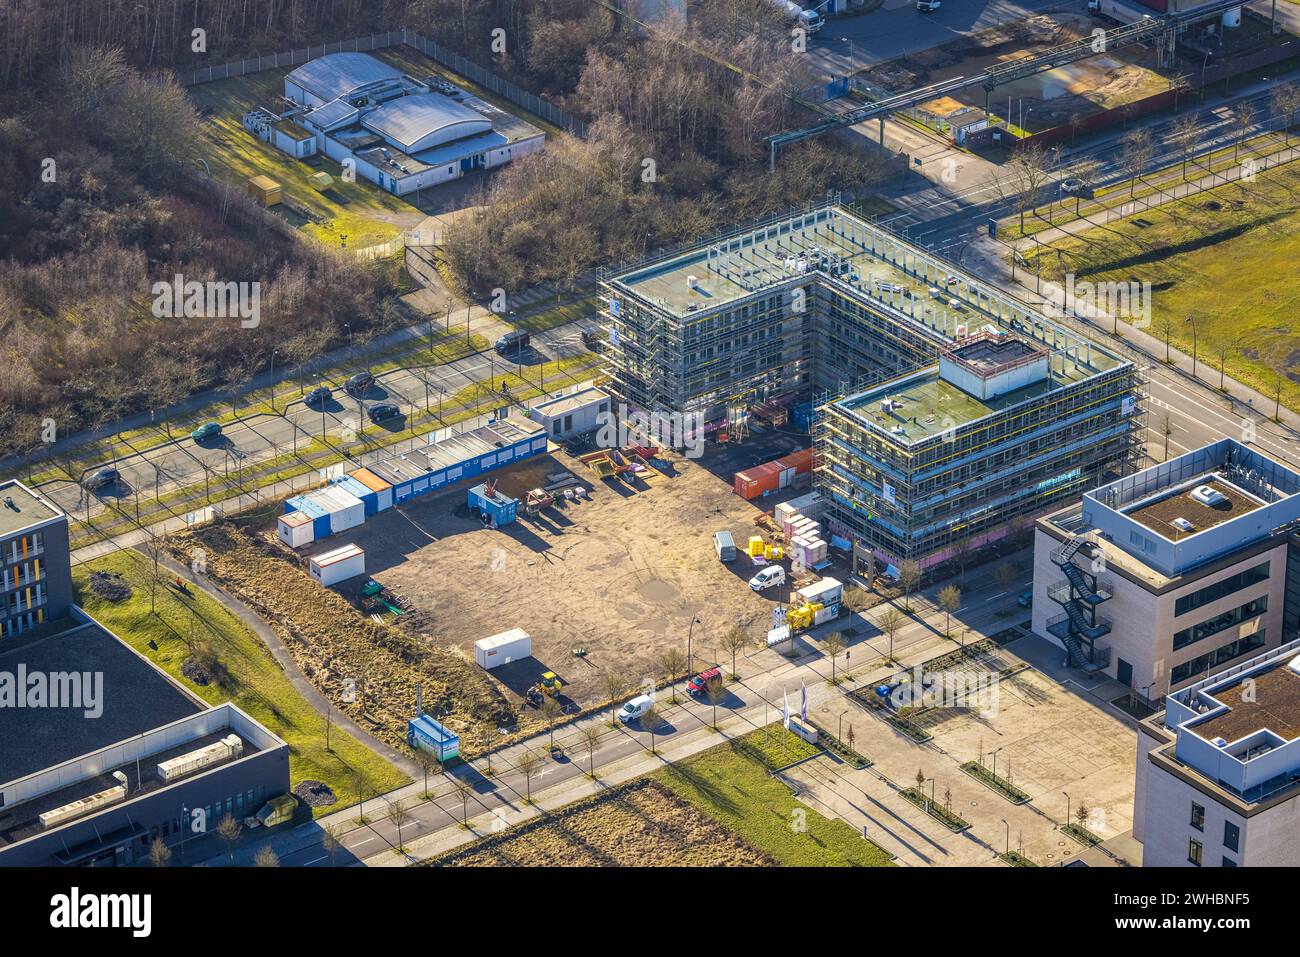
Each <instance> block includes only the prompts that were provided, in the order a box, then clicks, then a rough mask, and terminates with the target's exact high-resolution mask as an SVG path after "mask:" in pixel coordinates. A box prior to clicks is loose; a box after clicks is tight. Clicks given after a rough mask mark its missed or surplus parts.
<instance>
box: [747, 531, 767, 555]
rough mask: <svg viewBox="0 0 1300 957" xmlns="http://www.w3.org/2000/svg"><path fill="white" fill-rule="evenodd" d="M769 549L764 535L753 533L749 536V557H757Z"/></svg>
mask: <svg viewBox="0 0 1300 957" xmlns="http://www.w3.org/2000/svg"><path fill="white" fill-rule="evenodd" d="M766 549H767V543H766V542H765V541H763V536H762V535H751V536H750V538H749V557H750V558H757V557H758V556H760V555H762V554H763V552H764V551H765V550H766Z"/></svg>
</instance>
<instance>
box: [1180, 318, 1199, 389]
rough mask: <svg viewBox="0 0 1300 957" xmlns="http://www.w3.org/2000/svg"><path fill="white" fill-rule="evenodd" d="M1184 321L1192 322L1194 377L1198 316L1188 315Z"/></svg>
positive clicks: (1193, 372)
mask: <svg viewBox="0 0 1300 957" xmlns="http://www.w3.org/2000/svg"><path fill="white" fill-rule="evenodd" d="M1183 322H1190V323H1191V324H1192V378H1193V379H1195V378H1196V317H1195V316H1188V317H1187V318H1186V319H1184V320H1183Z"/></svg>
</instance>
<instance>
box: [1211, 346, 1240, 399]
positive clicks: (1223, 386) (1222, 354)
mask: <svg viewBox="0 0 1300 957" xmlns="http://www.w3.org/2000/svg"><path fill="white" fill-rule="evenodd" d="M1210 348H1211V349H1212V350H1213V351H1214V356H1215V358H1216V359H1218V361H1219V391H1220V392H1227V391H1228V384H1227V371H1226V370H1227V366H1228V360H1229V359H1231V358H1232V356H1233V355H1234V354H1235V353H1236V351H1237V340H1236V339H1235V338H1234V337H1233V336H1231V335H1228V334H1222V335H1216V336H1214V337H1213V338H1212V339H1211V340H1210Z"/></svg>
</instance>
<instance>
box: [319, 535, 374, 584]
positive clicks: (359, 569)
mask: <svg viewBox="0 0 1300 957" xmlns="http://www.w3.org/2000/svg"><path fill="white" fill-rule="evenodd" d="M365 573H366V553H365V552H364V551H363V550H362V549H361V548H360V547H359V546H357V545H350V544H349V545H344V546H342V547H340V548H335V549H331V550H330V551H328V552H324V553H323V554H320V555H316V556H314V557H313V558H309V559H307V574H309V575H311V577H312V578H314V579H316V581H318V582H320V583H321V584H322V585H324V586H325V587H326V588H330V587H333V586H334V585H337V584H338V583H339V582H344V581H347V580H348V579H349V578H356V577H357V576H358V575H364V574H365Z"/></svg>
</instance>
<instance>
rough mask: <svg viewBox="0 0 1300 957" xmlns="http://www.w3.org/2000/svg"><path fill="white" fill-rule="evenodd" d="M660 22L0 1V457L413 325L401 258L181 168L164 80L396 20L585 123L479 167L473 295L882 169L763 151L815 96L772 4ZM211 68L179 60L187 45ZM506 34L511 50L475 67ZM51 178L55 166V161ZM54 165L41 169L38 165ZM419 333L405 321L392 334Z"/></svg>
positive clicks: (442, 11)
mask: <svg viewBox="0 0 1300 957" xmlns="http://www.w3.org/2000/svg"><path fill="white" fill-rule="evenodd" d="M690 14H691V15H690V25H689V26H686V25H685V24H683V23H680V22H678V23H667V24H663V25H660V26H657V27H656V28H655V29H654V30H652V31H647V30H645V29H643V28H641V27H638V26H637V25H635V24H634V23H629V22H628V21H627V20H626V19H624V18H620V17H616V16H615V15H614V14H613V13H612V12H611V10H610V9H609V8H608V7H607V6H606V5H604V4H600V3H592V2H590V0H474V2H469V0H381V2H374V0H130V2H127V0H7V2H6V4H5V5H4V8H3V15H2V18H0V78H3V82H0V88H3V89H4V90H5V91H6V92H5V93H3V94H0V333H2V334H3V340H2V342H3V345H2V346H0V362H2V364H3V366H4V375H0V454H5V453H10V452H14V451H20V450H26V449H31V448H34V447H35V446H36V445H38V443H39V427H40V422H41V420H42V419H44V418H52V419H54V420H55V422H56V424H57V428H58V431H59V434H60V435H67V434H69V433H71V432H75V431H79V430H81V429H85V428H95V427H100V426H104V425H107V424H108V423H110V422H112V421H114V420H115V419H117V418H119V417H121V416H123V415H125V414H127V413H130V412H133V411H140V410H145V409H151V408H154V409H156V408H160V407H163V406H165V405H167V404H169V403H172V402H175V401H177V400H178V399H181V398H184V397H185V396H188V395H191V394H193V393H194V392H196V391H200V390H203V389H205V388H209V387H212V386H215V385H238V384H240V383H241V382H244V381H246V380H247V379H248V378H249V377H250V376H252V375H253V374H255V373H256V372H257V371H259V370H261V369H264V368H266V366H267V365H268V363H269V361H270V356H271V350H272V349H278V350H279V351H280V361H281V362H284V361H286V359H287V360H288V361H289V362H294V361H298V362H302V361H309V360H311V359H312V358H314V357H315V356H317V355H319V354H321V352H322V351H324V350H326V349H328V348H329V347H330V346H331V345H337V344H338V342H339V340H340V339H341V330H342V328H343V325H344V324H345V323H346V324H348V325H349V326H350V330H351V333H353V334H356V333H359V332H364V331H365V330H367V329H373V328H375V327H377V326H381V327H394V326H396V325H397V324H399V323H401V322H402V321H404V320H403V316H402V313H401V312H400V310H398V309H397V308H396V305H395V300H394V298H393V294H394V292H395V291H396V284H397V279H398V270H400V264H399V263H395V262H393V261H388V262H383V263H379V264H374V265H361V264H359V263H357V262H355V261H353V260H352V259H350V258H347V257H345V256H342V255H339V254H337V253H334V252H330V251H328V250H326V249H324V248H322V247H319V246H318V245H317V244H315V243H311V242H308V241H305V240H302V239H301V238H299V237H295V236H294V234H293V232H292V230H290V229H289V228H288V227H287V226H284V225H282V224H281V223H279V222H277V221H275V220H274V219H272V218H271V217H268V216H266V215H264V214H263V213H262V212H261V211H259V210H258V209H257V208H256V207H255V206H254V205H253V204H252V203H251V202H250V201H249V200H248V199H247V198H245V196H244V195H243V184H242V183H226V184H223V183H219V182H216V181H214V180H211V179H207V178H206V177H205V176H203V175H202V174H201V173H200V172H199V166H197V165H195V163H194V162H193V160H194V159H195V157H196V156H197V149H196V146H197V139H198V137H199V136H200V135H201V130H202V126H201V124H202V123H203V120H202V119H201V118H200V117H199V116H198V115H197V114H196V113H195V110H194V109H193V107H192V106H191V104H190V102H189V101H188V98H187V97H186V94H185V91H184V89H183V88H182V87H180V86H179V85H177V83H176V82H175V80H174V79H173V78H172V72H171V71H172V70H182V71H183V70H189V69H192V68H194V67H200V66H208V65H213V64H219V63H222V62H225V61H227V60H230V59H233V58H237V57H239V56H242V55H247V54H256V53H273V52H276V51H282V50H286V49H290V48H292V47H295V46H296V47H298V48H301V47H303V46H306V45H307V44H309V43H321V42H325V41H333V40H337V39H344V38H348V37H352V36H356V35H359V34H364V33H367V32H369V31H371V30H375V29H388V28H393V27H396V26H400V25H403V24H405V25H407V26H410V27H412V28H413V29H415V30H418V31H419V32H421V33H423V34H424V35H426V36H429V37H431V38H433V39H436V40H437V41H439V42H440V43H443V44H444V45H446V46H448V47H451V48H453V49H456V50H458V51H460V52H461V53H462V54H464V55H465V56H467V57H469V58H471V59H473V60H475V61H477V62H479V63H481V64H483V65H484V66H486V67H488V68H490V69H492V70H494V71H495V72H497V73H498V74H499V75H502V76H505V77H507V78H509V79H511V80H513V81H514V82H516V83H519V84H520V85H522V86H524V87H526V88H528V89H530V90H532V91H535V92H537V93H538V94H540V95H543V96H546V97H548V98H550V99H551V100H553V101H554V102H556V103H557V104H559V105H561V106H563V107H564V108H566V109H568V110H570V111H572V112H574V113H576V114H578V115H580V116H582V117H583V118H585V119H587V120H588V121H589V122H590V124H591V128H590V134H589V136H588V137H587V138H586V139H583V140H579V139H575V138H572V137H569V136H560V137H557V138H552V139H551V141H550V142H549V143H548V146H547V149H546V150H544V151H543V152H542V153H540V154H537V155H535V156H532V157H528V158H526V159H524V160H521V161H518V162H516V163H514V164H512V165H511V166H509V167H507V168H506V169H505V170H503V171H501V172H499V173H497V174H494V176H493V178H492V180H491V181H490V187H489V188H488V190H487V191H486V192H485V194H484V195H483V196H482V197H481V201H482V205H483V209H482V211H481V212H480V213H478V214H476V215H474V216H469V217H463V218H462V219H461V220H460V221H459V223H458V225H457V226H456V227H455V228H452V229H450V230H449V231H448V233H447V235H446V237H445V242H446V247H445V249H444V250H443V253H444V256H445V260H446V264H447V270H446V272H447V274H448V278H449V279H450V280H451V282H452V284H453V285H455V286H459V287H460V289H461V290H462V291H463V292H467V293H469V294H472V295H484V294H486V293H487V292H488V291H490V290H491V289H494V288H496V287H501V288H504V289H506V290H507V291H508V292H513V291H516V290H520V289H522V288H524V287H526V286H528V285H530V284H532V283H535V282H538V281H542V280H555V279H559V280H568V281H569V282H573V281H575V280H577V278H578V277H580V276H581V275H582V273H583V272H584V271H585V270H586V269H588V268H589V267H590V266H592V265H593V264H595V263H597V262H609V261H622V260H625V259H627V258H629V257H633V256H637V255H640V254H641V253H643V252H646V251H648V250H653V249H655V248H657V247H659V246H664V245H668V244H671V243H674V242H676V241H679V240H682V239H689V238H692V237H694V236H697V235H700V234H702V233H705V232H708V231H712V230H713V229H715V228H717V227H719V226H722V225H727V224H729V223H731V222H734V221H737V220H744V219H748V218H751V217H753V216H756V215H760V214H763V213H766V212H768V211H770V210H773V209H776V208H781V207H783V206H785V205H786V204H788V203H792V202H804V201H806V200H808V199H809V198H813V197H817V196H820V195H824V191H825V190H826V189H828V188H842V189H853V188H860V187H862V186H865V185H868V184H870V183H873V182H876V181H878V180H879V179H880V178H881V177H882V176H883V175H885V172H886V171H885V166H884V164H883V162H882V161H881V160H880V159H879V158H878V157H876V156H875V155H874V154H868V153H865V152H864V151H862V150H861V149H853V150H851V149H849V148H848V147H846V146H845V145H843V144H841V143H839V142H838V141H836V140H834V139H830V138H828V139H826V140H824V141H819V142H815V143H809V144H804V145H802V146H800V147H797V148H793V149H790V150H788V151H787V152H786V153H785V154H784V156H783V160H782V164H781V166H780V169H779V170H778V172H777V173H776V174H771V173H769V172H768V166H767V155H766V148H765V145H764V137H765V136H766V134H768V133H770V132H773V131H776V130H780V129H784V128H788V127H790V126H793V125H795V124H796V123H798V122H799V121H801V120H802V119H806V117H807V113H806V111H804V109H803V108H802V107H801V106H800V105H799V104H798V103H797V102H796V101H795V100H794V99H793V95H794V94H796V93H798V92H799V91H800V90H802V89H804V88H806V87H807V86H808V85H809V84H810V82H811V80H810V78H809V76H808V75H806V73H805V72H804V70H803V68H802V63H801V54H799V53H796V52H795V51H793V50H792V49H791V43H790V37H789V35H788V33H787V29H786V25H785V23H784V21H783V19H782V17H781V16H780V14H779V13H777V12H776V11H775V9H774V8H773V7H772V6H771V4H769V3H767V2H766V0H699V2H697V3H693V4H692V5H691V8H690ZM196 28H197V29H201V30H203V31H205V32H204V35H203V40H204V52H201V53H200V52H195V51H194V50H193V49H192V46H193V34H192V31H193V30H195V29H196ZM497 28H500V29H504V30H505V31H506V33H505V38H506V52H505V53H504V54H500V55H496V54H494V53H493V52H492V50H491V48H490V47H491V43H492V31H493V30H495V29H497ZM51 161H52V162H53V166H52V167H51V166H50V162H51ZM51 168H52V169H53V170H54V171H55V173H54V175H53V176H52V181H50V180H51V176H50V172H49V171H50V169H51ZM177 273H180V274H183V275H184V276H185V278H186V279H187V280H199V281H206V280H214V281H220V282H229V281H238V282H260V283H261V295H262V316H261V322H260V325H259V326H258V328H256V329H242V328H240V326H239V323H238V321H237V320H216V321H213V320H175V319H166V320H162V319H159V318H157V317H155V316H154V315H152V313H151V312H150V309H149V305H150V302H151V297H150V294H149V291H150V289H151V287H152V285H153V283H155V282H157V281H159V280H160V279H170V277H171V276H173V275H174V274H177ZM407 321H409V320H407Z"/></svg>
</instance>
